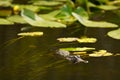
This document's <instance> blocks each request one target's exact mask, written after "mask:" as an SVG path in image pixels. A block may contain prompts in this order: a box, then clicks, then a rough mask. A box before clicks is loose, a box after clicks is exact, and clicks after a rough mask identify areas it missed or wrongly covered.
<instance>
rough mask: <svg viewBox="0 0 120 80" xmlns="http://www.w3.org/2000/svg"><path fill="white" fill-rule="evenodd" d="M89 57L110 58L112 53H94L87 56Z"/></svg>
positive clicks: (104, 51)
mask: <svg viewBox="0 0 120 80" xmlns="http://www.w3.org/2000/svg"><path fill="white" fill-rule="evenodd" d="M89 56H90V57H102V56H112V53H109V52H107V51H106V50H99V51H95V52H94V53H92V54H89Z"/></svg>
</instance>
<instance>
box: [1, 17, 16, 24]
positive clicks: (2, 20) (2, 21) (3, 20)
mask: <svg viewBox="0 0 120 80" xmlns="http://www.w3.org/2000/svg"><path fill="white" fill-rule="evenodd" d="M11 24H14V23H13V22H10V21H8V20H6V19H4V18H0V25H11Z"/></svg>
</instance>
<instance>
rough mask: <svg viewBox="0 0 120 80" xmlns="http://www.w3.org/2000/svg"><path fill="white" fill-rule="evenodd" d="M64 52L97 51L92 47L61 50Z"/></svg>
mask: <svg viewBox="0 0 120 80" xmlns="http://www.w3.org/2000/svg"><path fill="white" fill-rule="evenodd" d="M60 49H62V50H66V51H91V50H95V48H90V47H76V48H74V47H70V48H60Z"/></svg>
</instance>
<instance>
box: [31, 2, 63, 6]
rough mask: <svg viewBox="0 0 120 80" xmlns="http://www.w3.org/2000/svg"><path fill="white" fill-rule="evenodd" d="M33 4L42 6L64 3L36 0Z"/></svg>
mask: <svg viewBox="0 0 120 80" xmlns="http://www.w3.org/2000/svg"><path fill="white" fill-rule="evenodd" d="M33 4H34V5H41V6H57V5H61V4H62V3H61V2H58V1H36V2H34V3H33Z"/></svg>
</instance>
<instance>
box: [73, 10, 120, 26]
mask: <svg viewBox="0 0 120 80" xmlns="http://www.w3.org/2000/svg"><path fill="white" fill-rule="evenodd" d="M72 15H73V16H74V17H75V18H76V19H77V20H78V21H79V22H80V23H81V24H82V25H84V26H86V27H98V28H115V27H118V25H116V24H113V23H109V22H105V21H99V22H98V21H91V20H87V19H84V18H82V17H81V16H80V15H78V14H76V13H74V12H72Z"/></svg>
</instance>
